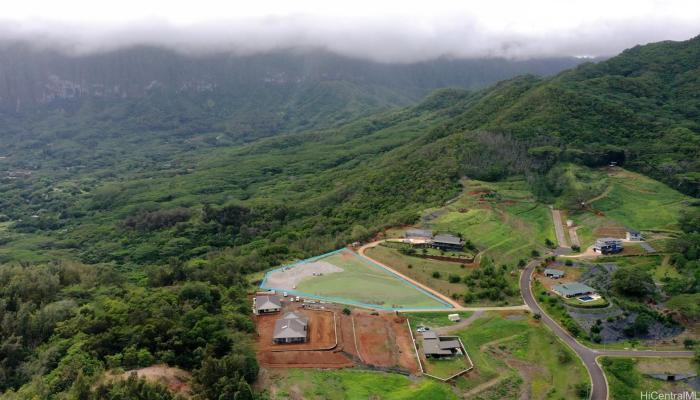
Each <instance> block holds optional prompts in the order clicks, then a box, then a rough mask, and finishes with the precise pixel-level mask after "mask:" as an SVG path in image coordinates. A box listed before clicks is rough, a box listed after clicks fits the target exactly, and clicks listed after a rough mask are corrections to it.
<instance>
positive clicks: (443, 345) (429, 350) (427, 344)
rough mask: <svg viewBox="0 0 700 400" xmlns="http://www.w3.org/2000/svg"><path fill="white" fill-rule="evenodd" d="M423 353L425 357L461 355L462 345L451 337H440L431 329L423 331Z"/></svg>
mask: <svg viewBox="0 0 700 400" xmlns="http://www.w3.org/2000/svg"><path fill="white" fill-rule="evenodd" d="M423 353H424V354H425V357H426V358H442V357H452V356H455V355H462V354H463V353H462V345H461V344H460V343H459V340H457V339H456V338H453V337H442V336H438V335H437V334H435V332H433V331H427V332H423Z"/></svg>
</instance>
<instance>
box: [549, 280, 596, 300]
mask: <svg viewBox="0 0 700 400" xmlns="http://www.w3.org/2000/svg"><path fill="white" fill-rule="evenodd" d="M552 290H553V291H554V293H556V294H558V295H559V296H562V297H566V298H567V299H568V298H571V297H576V296H584V295H587V294H593V293H595V289H593V288H592V287H590V286H588V285H584V284H583V283H580V282H571V283H563V284H561V285H554V286H553V287H552Z"/></svg>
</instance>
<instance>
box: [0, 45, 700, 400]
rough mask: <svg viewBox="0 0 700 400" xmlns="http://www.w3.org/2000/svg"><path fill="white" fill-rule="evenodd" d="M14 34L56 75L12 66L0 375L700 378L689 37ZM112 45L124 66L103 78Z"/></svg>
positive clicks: (492, 393)
mask: <svg viewBox="0 0 700 400" xmlns="http://www.w3.org/2000/svg"><path fill="white" fill-rule="evenodd" d="M3 51H5V52H11V53H12V54H18V55H21V56H23V57H28V60H29V61H27V62H36V57H39V58H42V57H46V59H47V60H59V61H56V64H55V65H56V66H55V67H54V68H57V70H60V72H61V75H60V76H58V77H57V78H56V79H53V78H50V75H51V74H50V73H49V72H50V71H49V70H44V69H41V68H37V70H33V71H31V73H32V74H35V75H32V76H29V77H25V78H26V79H28V81H26V82H24V81H23V82H19V83H17V85H12V86H7V87H0V92H2V93H4V94H3V95H2V96H0V97H2V99H3V100H2V101H1V102H0V155H1V156H2V157H0V185H2V191H1V193H0V282H1V283H2V285H0V321H1V324H0V399H3V400H4V399H7V400H15V399H30V398H46V399H52V400H53V399H55V400H59V399H73V398H79V399H89V400H92V399H93V398H96V397H95V396H98V397H97V398H99V396H102V397H105V396H107V394H106V393H110V394H111V395H112V398H119V396H120V393H123V392H124V391H127V390H138V391H143V392H144V393H155V394H154V396H156V395H157V396H159V397H152V398H157V399H159V400H160V399H164V400H170V399H175V398H185V399H190V398H191V399H228V398H231V399H237V400H239V399H244V400H262V399H270V400H272V399H365V398H377V399H437V398H440V399H442V398H445V399H466V398H469V399H472V398H473V399H500V398H521V399H559V398H567V399H569V398H571V399H575V398H580V399H594V400H598V399H601V400H602V399H607V398H611V399H628V398H636V397H634V396H636V394H635V393H636V392H637V391H639V390H643V389H644V390H646V389H645V388H647V387H649V388H651V389H658V390H669V391H681V390H690V388H695V390H698V389H697V385H698V381H697V372H698V368H700V366H699V365H698V364H697V362H698V354H700V353H698V351H700V309H699V307H698V304H700V303H699V298H698V296H699V293H700V264H699V263H700V261H699V260H698V257H699V255H700V236H699V235H700V233H699V232H700V217H699V215H700V212H699V211H698V205H699V204H700V203H699V202H698V198H697V196H698V194H700V189H699V188H700V187H699V186H698V184H699V182H700V181H699V180H698V174H699V173H700V164H698V163H699V162H700V161H698V160H700V139H699V136H698V132H700V120H698V118H697V115H698V110H700V108H699V107H700V100H699V99H698V96H697V93H700V91H697V90H694V89H697V82H700V80H698V68H697V66H698V65H700V38H699V37H696V38H693V39H690V40H687V41H682V42H660V43H651V44H648V45H644V46H637V47H634V48H631V49H628V50H625V51H624V52H622V53H621V54H620V55H618V56H616V57H613V58H610V59H609V60H606V61H601V62H598V63H583V64H581V65H578V64H579V63H578V62H576V63H573V64H572V65H569V63H572V61H571V60H565V61H561V60H559V61H556V60H549V61H547V62H544V61H543V63H544V64H545V66H544V67H542V65H541V64H538V63H522V62H512V63H511V62H509V61H507V60H482V61H481V62H476V61H473V60H472V61H469V62H467V61H465V62H463V63H462V62H458V61H450V60H440V61H439V62H437V61H436V62H435V63H432V64H431V63H424V64H421V63H418V64H405V65H404V64H401V65H397V66H393V67H392V65H391V64H386V65H385V64H377V63H369V62H367V63H365V62H362V61H358V60H355V61H352V62H351V60H348V59H346V58H343V57H340V56H335V55H329V54H325V53H309V54H306V53H303V54H297V53H294V52H291V53H287V52H282V53H279V54H277V55H276V56H274V57H273V56H271V55H268V56H264V55H256V56H251V57H248V58H246V57H242V56H241V57H239V58H236V57H231V58H228V59H226V61H222V59H219V58H216V57H210V58H206V57H205V58H202V59H198V60H190V59H188V58H187V57H185V56H183V55H178V54H172V53H169V52H158V51H155V52H154V51H153V50H152V49H147V48H141V49H132V50H130V51H126V52H125V53H122V54H114V53H108V55H105V56H104V57H100V56H98V55H93V56H90V57H87V58H80V57H78V58H75V59H66V58H62V57H59V56H57V55H56V54H53V53H52V52H48V53H41V52H38V53H31V54H26V53H24V50H22V49H17V48H14V49H12V48H10V49H7V48H6V49H4V50H3ZM115 57H116V58H118V59H121V58H120V57H122V58H123V60H124V61H123V62H124V63H125V65H127V66H126V67H123V68H124V69H125V70H128V71H132V72H133V74H134V75H135V76H134V77H133V81H134V83H133V87H132V86H129V85H126V84H125V83H123V80H121V79H122V78H119V77H111V78H109V79H108V81H109V82H110V84H109V85H106V84H105V82H106V81H103V80H98V79H97V77H94V76H92V75H91V74H90V73H89V71H92V69H91V68H92V67H88V66H103V67H104V69H105V72H104V73H105V74H107V76H109V74H108V72H109V68H108V67H106V65H111V63H112V62H113V60H114V58H115ZM18 59H21V58H18ZM42 59H43V58H42ZM7 60H9V58H5V59H3V61H2V62H0V65H8V63H9V61H7ZM32 60H34V61H32ZM139 60H140V61H139ZM144 60H146V61H147V62H146V61H144ZM163 60H165V61H163ZM560 61H561V62H560ZM47 62H48V61H47ZM3 63H4V64H3ZM164 63H173V65H175V66H174V67H172V69H171V70H169V71H170V75H164V76H163V77H162V78H161V79H160V80H157V82H156V83H154V84H153V85H150V83H151V82H152V81H153V82H155V80H154V79H155V78H153V77H154V76H161V74H162V73H161V71H163V69H162V68H164V67H163V65H164ZM76 65H78V66H82V67H80V68H78V67H76ZM138 65H142V66H144V65H145V66H146V67H142V69H143V71H141V72H140V73H138V74H137V67H136V66H138ZM203 65H204V66H207V67H204V66H203ZM494 65H501V66H502V67H503V68H502V69H498V68H494V67H493V66H494ZM224 66H228V67H227V68H228V69H225V68H224ZM262 66H266V67H265V68H263V67H262ZM565 67H566V68H568V67H572V69H568V70H565V71H562V70H563V69H564V68H565ZM14 68H16V67H14V66H12V68H10V67H4V68H2V69H0V76H11V75H12V74H16V71H17V70H16V69H14ZM95 68H97V67H95ZM474 69H476V70H484V69H485V70H489V69H494V70H499V71H500V72H495V71H494V72H493V73H491V74H487V75H488V76H485V77H483V76H482V79H479V80H477V79H476V78H475V77H474V76H475V74H474V72H473V71H474ZM13 71H14V72H13ZM202 71H207V73H206V74H203V73H202ZM329 71H335V73H334V74H331V72H329ZM426 71H428V72H426ZM430 71H433V72H430ZM446 71H452V72H454V71H460V72H459V73H457V72H455V73H454V74H452V73H448V72H446ZM470 71H471V72H470ZM509 71H514V72H513V73H510V72H509ZM560 71H561V72H560ZM78 72H79V73H78ZM529 72H540V73H541V74H542V75H545V76H533V75H527V73H529ZM2 74H5V75H2ZM36 74H38V75H36ZM329 74H330V75H329ZM503 74H505V75H503ZM44 75H47V76H49V78H47V79H49V82H51V83H52V84H51V85H48V86H47V85H37V86H36V87H34V86H32V85H30V84H29V83H27V82H35V81H36V82H43V80H42V79H44V78H43V76H44ZM516 75H518V76H516ZM425 76H428V77H430V76H432V77H441V78H440V79H437V78H435V79H432V80H431V79H427V78H425ZM419 77H423V78H419ZM166 78H167V79H166ZM205 78H206V79H205ZM23 79H24V78H23ZM110 79H112V80H113V81H111V80H110ZM502 79H505V80H502ZM499 80H500V82H497V81H499ZM71 82H72V83H71ZM251 82H254V83H255V85H253V84H252V83H251ZM261 82H262V83H261ZM378 82H383V83H381V84H380V83H378ZM405 82H411V84H410V85H409V84H404V83H405ZM496 82H497V83H496ZM100 85H104V86H105V88H106V87H108V86H109V87H112V89H109V90H107V89H104V90H103V89H102V86H100ZM149 86H150V88H149V89H148V90H146V89H144V87H149ZM116 87H118V90H117V89H116ZM3 90H5V92H3ZM46 90H48V91H49V92H50V93H48V92H45V91H46ZM6 94H11V95H12V96H14V97H15V98H16V99H21V100H22V102H23V104H24V105H25V107H27V109H29V110H34V111H33V112H29V111H26V110H25V109H22V110H19V111H18V110H16V109H13V107H12V104H11V103H13V102H9V103H8V102H6V101H5V99H6V97H7V95H6ZM12 96H10V97H12ZM253 98H254V101H253V100H251V99H253ZM14 104H15V105H16V104H17V102H16V101H14ZM8 107H9V108H8ZM117 121H118V123H117ZM649 357H656V358H658V359H659V360H660V361H659V363H656V364H655V363H653V362H649ZM668 360H675V361H668ZM693 369H695V372H693ZM627 370H630V371H634V372H632V373H630V375H625V373H623V372H622V371H627ZM132 372H133V374H132ZM694 374H695V375H694ZM656 375H659V376H660V375H664V376H666V375H673V376H674V379H675V376H676V375H678V377H679V379H680V378H682V379H681V381H679V382H677V383H673V384H671V383H668V381H663V380H661V379H660V378H659V377H658V376H656ZM139 377H141V378H143V379H139ZM173 388H175V389H173ZM91 396H92V397H91ZM114 396H116V397H114ZM177 396H180V397H177ZM105 398H106V397H105Z"/></svg>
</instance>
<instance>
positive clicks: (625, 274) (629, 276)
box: [612, 267, 654, 297]
mask: <svg viewBox="0 0 700 400" xmlns="http://www.w3.org/2000/svg"><path fill="white" fill-rule="evenodd" d="M612 287H613V289H615V290H617V291H618V292H619V293H621V294H624V295H626V296H638V297H646V296H648V295H650V294H652V293H653V292H654V280H653V279H652V277H651V274H649V273H648V272H647V271H645V270H643V269H639V268H631V267H626V268H620V269H618V270H617V271H615V273H614V274H613V277H612Z"/></svg>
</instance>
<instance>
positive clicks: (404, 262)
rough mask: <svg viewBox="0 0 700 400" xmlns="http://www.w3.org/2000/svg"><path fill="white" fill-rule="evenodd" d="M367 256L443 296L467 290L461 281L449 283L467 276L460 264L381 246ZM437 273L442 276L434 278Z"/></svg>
mask: <svg viewBox="0 0 700 400" xmlns="http://www.w3.org/2000/svg"><path fill="white" fill-rule="evenodd" d="M366 254H367V256H368V257H371V258H373V259H375V260H377V261H379V262H381V263H382V264H385V265H388V266H390V267H391V268H393V269H395V270H396V271H398V272H400V273H402V274H404V275H406V276H408V277H410V278H411V279H415V280H416V281H418V282H420V283H422V284H424V285H426V286H429V287H431V288H433V289H435V290H437V291H438V292H440V293H442V294H446V295H448V296H450V295H452V293H458V294H462V293H464V291H465V290H466V285H465V284H464V283H462V282H461V281H460V282H456V283H450V281H449V276H450V275H458V276H459V277H460V278H462V277H463V276H464V275H465V274H466V271H467V270H468V269H467V268H462V267H461V264H459V263H454V262H447V261H438V260H431V259H427V258H420V257H411V256H407V255H405V254H402V253H401V252H400V251H399V250H397V249H393V248H389V247H385V246H381V245H379V246H375V247H372V248H370V249H368V250H367V251H366ZM436 272H437V273H439V274H440V277H439V278H435V277H433V274H434V273H436Z"/></svg>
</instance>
